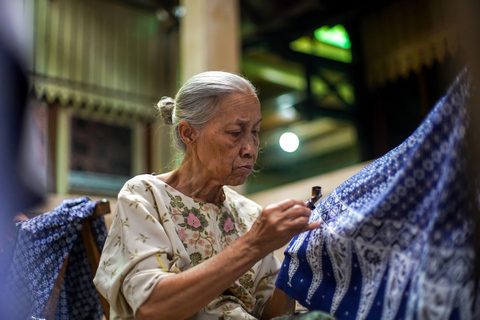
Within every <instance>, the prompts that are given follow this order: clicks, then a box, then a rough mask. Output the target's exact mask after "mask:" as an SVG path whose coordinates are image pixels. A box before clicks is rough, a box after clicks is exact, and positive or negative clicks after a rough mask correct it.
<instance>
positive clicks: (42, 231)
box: [0, 197, 107, 320]
mask: <svg viewBox="0 0 480 320" xmlns="http://www.w3.org/2000/svg"><path fill="white" fill-rule="evenodd" d="M95 205H96V202H95V201H92V200H90V199H89V198H87V197H80V198H74V199H66V200H64V201H62V203H61V204H60V205H59V206H58V207H56V208H55V209H54V210H53V211H51V212H47V213H44V214H41V215H38V216H36V217H34V218H31V219H28V220H26V221H22V222H19V223H18V224H17V225H16V237H15V247H14V250H13V254H12V259H11V264H10V267H9V270H8V271H7V273H6V277H5V278H4V281H5V283H4V284H2V285H1V286H0V288H2V292H0V299H2V302H5V303H7V305H6V306H4V308H5V309H8V310H10V311H9V318H8V319H22V320H24V319H42V318H43V311H44V308H45V306H46V304H47V301H48V299H49V297H50V294H51V292H52V289H53V287H54V283H55V280H56V278H57V276H58V274H59V272H60V269H61V267H62V265H63V263H64V261H65V258H66V257H67V255H69V258H68V264H67V271H66V274H65V277H64V282H63V285H62V288H61V291H60V295H59V299H58V304H57V309H56V313H55V319H59V320H72V319H74V320H80V319H85V320H87V319H88V320H100V319H102V318H103V309H102V305H101V302H100V298H99V295H98V293H97V291H96V289H95V287H94V285H93V275H92V271H91V268H90V265H89V263H88V260H87V257H86V254H85V246H84V244H83V241H82V238H81V236H80V231H81V229H82V221H83V220H84V219H87V218H89V217H91V216H92V214H93V213H94V209H95ZM91 224H92V229H93V233H94V236H95V240H96V242H97V244H98V246H99V250H100V252H101V250H102V249H103V244H104V243H105V240H106V238H107V227H106V224H105V220H104V217H103V216H100V217H95V218H92V219H91Z"/></svg>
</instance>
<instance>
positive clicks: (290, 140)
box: [278, 132, 300, 152]
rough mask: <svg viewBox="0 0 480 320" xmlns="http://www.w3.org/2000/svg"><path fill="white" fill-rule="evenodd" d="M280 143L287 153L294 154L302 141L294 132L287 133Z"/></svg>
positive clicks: (282, 136) (283, 135)
mask: <svg viewBox="0 0 480 320" xmlns="http://www.w3.org/2000/svg"><path fill="white" fill-rule="evenodd" d="M278 142H279V144H280V147H281V148H282V149H283V151H285V152H294V151H295V150H297V148H298V146H299V144H300V140H298V137H297V135H296V134H295V133H293V132H285V133H284V134H282V135H281V136H280V140H279V141H278Z"/></svg>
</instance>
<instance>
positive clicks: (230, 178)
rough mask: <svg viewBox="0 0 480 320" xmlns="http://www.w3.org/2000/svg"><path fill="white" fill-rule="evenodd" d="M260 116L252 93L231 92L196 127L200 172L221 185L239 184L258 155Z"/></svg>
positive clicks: (196, 148) (196, 147) (251, 167)
mask: <svg viewBox="0 0 480 320" xmlns="http://www.w3.org/2000/svg"><path fill="white" fill-rule="evenodd" d="M261 121H262V115H261V112H260V102H259V101H258V98H257V97H256V95H255V94H253V93H251V94H248V95H247V94H241V93H235V94H231V95H229V96H227V97H225V98H224V99H222V100H221V101H220V105H219V107H218V108H217V112H216V114H215V115H214V117H213V118H212V119H211V120H210V121H208V122H207V123H206V124H205V126H204V127H203V128H202V129H201V130H200V132H199V136H198V139H196V142H195V147H194V148H195V150H196V152H197V156H198V158H199V159H200V162H201V164H202V167H203V168H202V171H203V172H204V173H205V174H206V175H207V176H208V177H210V178H212V179H214V180H216V181H218V182H219V183H220V184H223V185H240V184H243V183H244V182H245V180H246V179H247V176H248V175H249V174H250V173H251V172H252V169H253V165H254V163H255V161H256V160H257V156H258V144H259V138H258V135H259V132H260V122H261Z"/></svg>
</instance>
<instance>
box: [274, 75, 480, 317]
mask: <svg viewBox="0 0 480 320" xmlns="http://www.w3.org/2000/svg"><path fill="white" fill-rule="evenodd" d="M469 99H470V88H469V77H468V72H467V71H466V70H464V71H462V73H461V74H460V75H459V76H458V78H457V79H456V80H455V82H454V83H453V85H452V86H451V87H450V89H449V90H448V92H447V93H446V95H445V96H444V97H443V98H442V99H441V100H440V101H439V102H438V103H437V104H436V106H435V107H434V108H433V109H432V111H431V112H430V113H429V115H428V116H427V117H426V119H425V120H424V121H423V122H422V124H421V125H420V126H419V127H418V128H417V130H416V131H415V132H414V133H413V134H412V135H411V136H410V137H409V138H407V139H406V140H405V141H404V142H403V143H402V144H400V145H399V146H398V147H397V148H395V149H393V150H392V151H390V152H389V153H387V154H386V155H384V156H382V157H381V158H379V159H377V160H376V161H374V162H372V163H371V164H370V165H368V166H367V167H365V168H364V169H363V170H361V171H360V172H359V173H358V174H356V175H355V176H353V177H352V178H350V179H348V180H347V181H346V182H344V183H343V184H342V185H340V186H339V187H338V188H336V189H335V190H334V191H333V192H332V193H331V194H330V195H329V196H328V197H326V198H325V199H323V200H322V201H321V202H320V203H319V204H318V205H317V207H316V208H315V209H314V210H313V211H312V216H311V220H312V221H316V220H322V221H323V224H322V226H321V227H320V228H318V229H316V230H313V231H310V232H305V233H302V234H300V235H298V236H296V237H295V238H294V239H293V240H292V241H291V243H290V244H289V246H288V248H287V249H286V251H285V260H284V261H283V263H282V268H281V270H280V274H279V276H278V278H277V282H276V285H277V286H278V287H279V288H280V289H282V290H283V291H285V292H286V293H287V294H288V295H289V296H290V297H292V298H294V299H296V300H297V301H299V302H300V303H301V304H302V305H303V306H304V307H306V308H307V309H309V310H323V311H326V312H329V313H330V314H331V315H334V316H335V317H336V318H338V319H474V318H475V317H474V314H475V312H478V308H477V303H476V301H475V298H474V297H475V295H474V292H475V290H476V289H477V283H475V280H474V263H475V254H474V246H473V219H472V214H473V210H472V207H471V205H470V202H469V198H468V193H469V191H470V186H471V183H472V181H469V178H470V177H469V175H468V170H467V164H466V152H467V148H468V146H467V144H466V139H465V132H466V126H467V120H468V119H467V117H466V108H467V104H468V103H469V101H470V100H469ZM477 315H478V314H477ZM476 318H477V319H479V318H478V316H477V317H476Z"/></svg>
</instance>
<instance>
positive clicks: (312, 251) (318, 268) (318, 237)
mask: <svg viewBox="0 0 480 320" xmlns="http://www.w3.org/2000/svg"><path fill="white" fill-rule="evenodd" d="M322 231H323V228H317V229H315V230H313V231H312V235H313V237H310V238H309V241H308V249H307V263H308V265H309V266H310V269H312V272H313V278H312V283H311V284H310V287H309V288H308V292H307V299H306V302H307V303H308V304H310V299H311V298H312V296H313V294H314V293H315V291H317V289H318V287H319V286H320V282H322V278H323V272H322V258H321V257H322V246H323V239H324V236H323V232H322Z"/></svg>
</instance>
